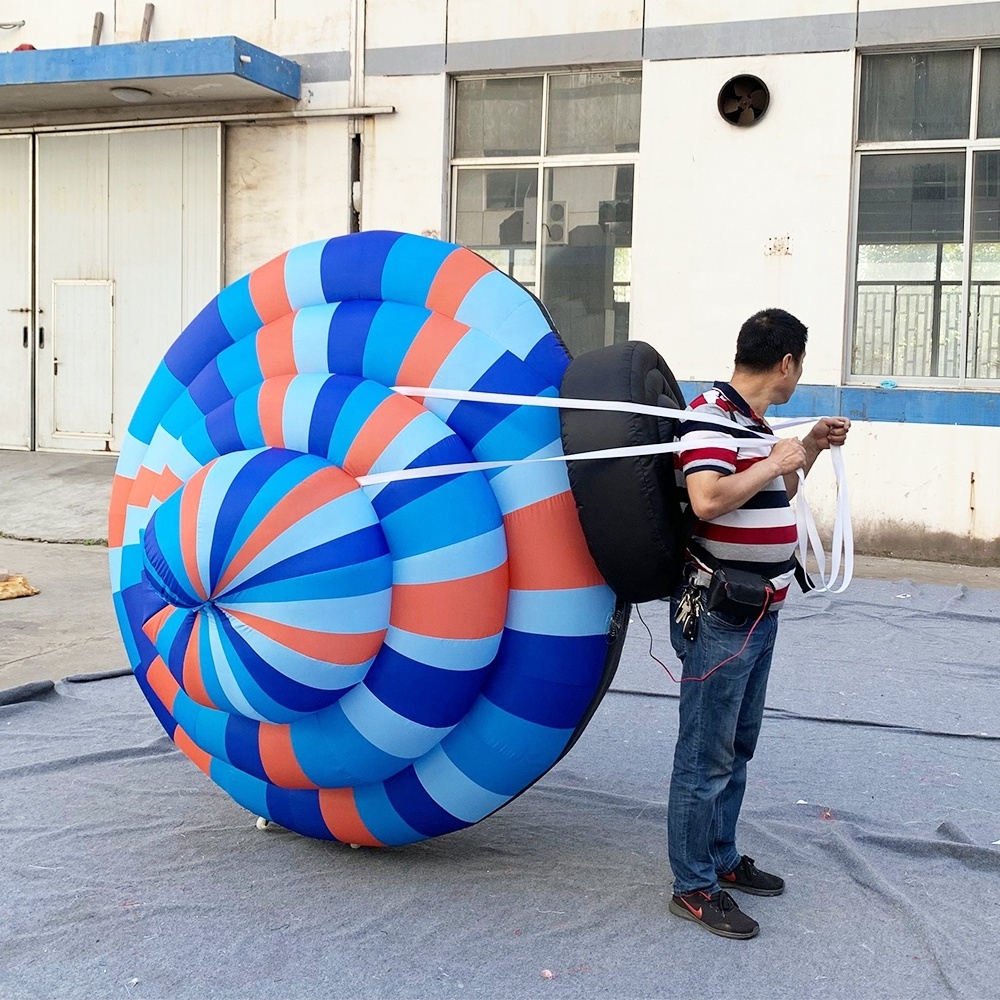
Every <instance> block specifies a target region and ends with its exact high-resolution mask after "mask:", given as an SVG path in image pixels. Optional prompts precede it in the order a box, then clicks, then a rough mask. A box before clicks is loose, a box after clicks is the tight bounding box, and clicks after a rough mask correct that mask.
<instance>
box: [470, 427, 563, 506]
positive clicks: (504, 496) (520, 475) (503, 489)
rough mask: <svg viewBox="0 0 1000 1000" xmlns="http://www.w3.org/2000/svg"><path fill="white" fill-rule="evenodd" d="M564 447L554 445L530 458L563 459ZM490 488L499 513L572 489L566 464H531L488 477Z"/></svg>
mask: <svg viewBox="0 0 1000 1000" xmlns="http://www.w3.org/2000/svg"><path fill="white" fill-rule="evenodd" d="M561 454H562V443H561V442H553V443H552V444H551V445H549V446H548V447H545V448H542V449H541V450H540V451H537V452H535V454H534V455H530V456H528V457H529V458H545V457H547V456H548V455H561ZM487 477H488V478H489V481H490V486H491V487H492V488H493V492H494V493H495V494H496V498H497V503H498V504H499V505H500V511H501V512H502V513H503V514H504V515H507V514H510V513H511V512H512V511H515V510H521V509H522V508H523V507H529V506H531V504H533V503H538V501H540V500H548V499H549V498H550V497H554V496H558V495H559V494H560V493H565V492H566V491H567V490H568V489H569V488H570V486H569V473H568V472H567V471H566V463H565V462H531V463H529V464H527V465H511V466H508V467H507V468H506V469H501V470H500V471H499V472H497V473H495V474H492V475H491V474H487Z"/></svg>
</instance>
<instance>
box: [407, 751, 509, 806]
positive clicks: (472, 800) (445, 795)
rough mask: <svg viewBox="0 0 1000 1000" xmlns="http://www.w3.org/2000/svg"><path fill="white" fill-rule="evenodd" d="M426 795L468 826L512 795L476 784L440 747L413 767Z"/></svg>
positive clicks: (507, 800)
mask: <svg viewBox="0 0 1000 1000" xmlns="http://www.w3.org/2000/svg"><path fill="white" fill-rule="evenodd" d="M413 769H414V771H416V773H417V777H418V778H419V779H420V783H421V784H422V785H423V786H424V789H425V790H426V792H427V794H428V795H430V797H431V798H432V799H433V800H434V801H435V802H436V803H437V804H438V805H439V806H441V808H442V809H444V810H445V811H446V812H450V813H451V814H452V816H455V817H456V818H458V819H460V820H463V821H464V822H466V823H478V822H479V820H481V819H482V818H483V817H484V816H488V815H489V814H490V813H491V812H494V811H495V810H497V809H499V808H500V807H501V806H502V805H503V804H504V803H505V802H509V801H510V799H511V796H509V795H498V794H497V793H496V792H491V791H489V790H488V789H486V788H483V787H482V785H477V784H476V782H474V781H473V780H472V779H471V778H470V777H468V775H466V774H464V773H463V772H462V771H461V770H459V768H457V767H456V766H455V764H454V763H453V762H452V761H451V759H450V758H449V757H448V755H447V754H446V753H445V752H444V751H443V750H442V749H441V748H440V747H439V746H438V747H435V748H434V749H433V750H431V752H430V753H428V754H427V755H426V756H424V757H421V758H420V760H418V761H416V763H415V764H414V765H413Z"/></svg>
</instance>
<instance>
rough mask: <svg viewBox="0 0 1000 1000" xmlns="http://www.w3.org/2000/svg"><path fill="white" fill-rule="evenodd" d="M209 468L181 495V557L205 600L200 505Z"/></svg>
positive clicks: (196, 590) (192, 479) (194, 478)
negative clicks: (199, 540) (199, 565)
mask: <svg viewBox="0 0 1000 1000" xmlns="http://www.w3.org/2000/svg"><path fill="white" fill-rule="evenodd" d="M208 469H209V467H208V466H207V465H206V466H205V467H204V468H203V469H199V470H198V471H197V472H196V473H195V474H194V475H193V476H192V477H191V478H190V479H189V480H188V484H187V486H186V487H185V488H184V492H183V493H182V494H181V516H180V532H181V555H182V556H183V558H184V571H185V572H186V573H187V575H188V577H189V578H190V580H191V583H192V584H193V585H194V589H195V593H196V594H197V595H198V596H199V597H200V598H201V599H202V600H203V601H205V600H207V599H208V594H207V593H205V585H204V584H203V583H202V581H201V575H200V574H199V572H198V505H199V504H200V503H201V494H202V490H203V489H204V488H205V480H206V478H207V477H208Z"/></svg>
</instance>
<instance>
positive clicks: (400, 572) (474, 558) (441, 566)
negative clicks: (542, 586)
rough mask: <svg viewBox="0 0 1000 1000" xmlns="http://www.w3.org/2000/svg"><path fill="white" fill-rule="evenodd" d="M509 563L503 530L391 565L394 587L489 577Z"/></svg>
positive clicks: (410, 557) (418, 554)
mask: <svg viewBox="0 0 1000 1000" xmlns="http://www.w3.org/2000/svg"><path fill="white" fill-rule="evenodd" d="M506 559H507V539H506V536H505V534H504V529H503V528H502V527H501V528H495V529H494V530H493V531H487V532H485V533H483V534H482V535H475V536H474V537H473V538H466V539H463V540H462V541H460V542H454V543H453V544H451V545H445V546H443V547H442V548H440V549H432V550H431V551H430V552H419V553H417V554H416V555H413V556H406V557H404V558H403V559H397V560H396V561H395V562H394V563H393V564H392V581H393V583H442V582H444V581H446V580H454V579H455V575H456V573H458V572H461V574H462V576H473V575H475V574H477V573H488V572H489V571H490V570H491V569H496V568H497V566H499V565H501V564H502V563H503V562H505V561H506Z"/></svg>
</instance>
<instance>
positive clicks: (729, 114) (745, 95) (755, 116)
mask: <svg viewBox="0 0 1000 1000" xmlns="http://www.w3.org/2000/svg"><path fill="white" fill-rule="evenodd" d="M770 103H771V95H770V93H769V92H768V89H767V85H766V84H765V83H764V81H763V80H761V79H760V78H758V77H756V76H750V75H749V74H743V75H741V76H734V77H733V78H732V79H731V80H730V81H729V82H728V83H726V84H725V86H723V88H722V90H720V91H719V114H720V115H722V117H723V118H725V119H726V121H727V122H729V123H730V124H731V125H739V126H742V127H746V126H747V125H755V124H756V123H757V122H759V121H760V120H761V118H763V117H764V112H765V111H767V106H768V104H770Z"/></svg>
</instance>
